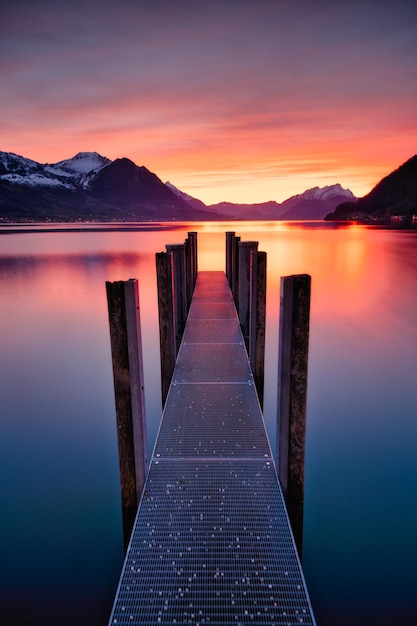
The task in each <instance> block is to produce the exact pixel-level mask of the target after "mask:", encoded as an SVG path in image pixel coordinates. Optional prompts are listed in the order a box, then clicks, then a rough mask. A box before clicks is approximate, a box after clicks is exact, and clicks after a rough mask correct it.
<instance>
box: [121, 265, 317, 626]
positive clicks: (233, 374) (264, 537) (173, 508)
mask: <svg viewBox="0 0 417 626" xmlns="http://www.w3.org/2000/svg"><path fill="white" fill-rule="evenodd" d="M222 293H223V294H224V293H225V294H226V295H230V290H229V286H228V284H227V280H226V277H225V275H224V274H223V273H222V272H203V273H200V274H199V275H198V281H197V285H196V289H195V292H194V297H193V303H192V305H191V309H190V316H189V319H188V321H187V325H186V329H185V333H184V338H183V343H182V345H181V349H180V352H179V355H178V359H177V364H176V368H175V371H174V375H173V382H172V384H171V387H170V390H169V393H168V397H167V401H166V405H165V409H164V414H163V417H162V422H161V426H160V431H159V434H158V438H157V443H156V446H155V451H154V456H153V459H152V462H151V465H150V470H149V474H148V477H147V482H146V485H145V488H144V491H143V495H142V500H141V503H140V506H139V509H138V515H137V519H136V523H135V526H134V529H133V532H132V537H131V542H130V546H129V549H128V553H127V555H126V559H125V563H124V566H123V571H122V574H121V578H120V582H119V588H118V590H117V594H116V599H115V602H114V606H113V611H112V614H111V617H110V622H109V625H111V626H114V625H115V624H118V625H126V624H129V625H131V624H136V625H137V624H146V625H151V624H152V625H153V624H166V625H168V624H170V625H171V624H193V625H194V626H203V625H205V626H232V625H233V626H249V625H250V624H259V625H264V624H265V625H266V624H271V625H273V626H278V625H279V626H293V625H296V624H304V625H305V624H307V625H313V626H314V624H315V621H314V616H313V612H312V609H311V606H310V602H309V598H308V593H307V590H306V586H305V582H304V579H303V574H302V569H301V566H300V563H299V561H298V557H297V552H296V548H295V545H294V541H293V538H292V534H291V530H290V525H289V522H288V518H287V513H286V510H285V505H284V501H283V497H282V493H281V490H280V487H279V482H278V478H277V475H276V470H275V465H274V463H273V460H272V458H271V456H270V455H271V453H270V448H269V443H268V440H267V436H266V432H265V427H264V423H263V419H262V414H261V411H260V407H259V402H258V398H257V395H256V389H255V386H254V384H253V376H252V372H251V370H250V367H249V363H248V357H247V353H246V349H245V346H244V343H243V338H242V333H241V330H240V326H239V323H238V321H237V315H236V310H235V308H234V305H233V304H230V302H229V300H230V298H229V297H225V296H223V295H221V294H222ZM227 302H229V303H228V304H226V303H227Z"/></svg>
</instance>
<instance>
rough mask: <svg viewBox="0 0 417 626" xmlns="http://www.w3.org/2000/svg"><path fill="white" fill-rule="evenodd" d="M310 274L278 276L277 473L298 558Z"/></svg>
mask: <svg viewBox="0 0 417 626" xmlns="http://www.w3.org/2000/svg"><path fill="white" fill-rule="evenodd" d="M310 291H311V277H310V276H308V275H307V274H300V275H296V276H284V277H282V278H281V314H280V333H279V341H280V343H279V362H278V410H279V417H278V419H279V423H278V428H277V437H278V441H277V453H278V476H279V480H280V483H281V487H282V491H283V495H284V499H285V501H286V504H287V510H288V515H289V518H290V522H291V526H292V529H293V534H294V539H295V542H296V545H297V549H298V553H299V555H300V558H301V552H302V540H303V509H304V448H305V430H306V405H307V365H308V341H309V326H310Z"/></svg>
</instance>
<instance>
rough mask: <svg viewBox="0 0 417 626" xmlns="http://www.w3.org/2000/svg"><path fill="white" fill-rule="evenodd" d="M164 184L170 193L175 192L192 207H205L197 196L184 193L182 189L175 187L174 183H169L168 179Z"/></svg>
mask: <svg viewBox="0 0 417 626" xmlns="http://www.w3.org/2000/svg"><path fill="white" fill-rule="evenodd" d="M165 185H166V186H167V187H168V189H170V190H171V191H172V193H175V195H176V196H178V198H182V199H183V200H185V201H186V202H188V204H190V205H191V206H192V207H194V208H196V209H207V205H205V204H204V202H202V201H201V200H198V199H197V198H194V197H193V196H190V195H189V194H188V193H185V192H184V191H181V189H178V187H175V185H173V184H172V183H170V182H169V180H167V182H166V183H165Z"/></svg>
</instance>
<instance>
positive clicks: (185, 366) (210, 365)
mask: <svg viewBox="0 0 417 626" xmlns="http://www.w3.org/2000/svg"><path fill="white" fill-rule="evenodd" d="M251 380H252V372H251V369H250V366H249V361H248V359H247V356H246V350H245V348H244V346H243V345H238V344H234V343H230V344H227V343H223V344H217V343H214V344H213V343H211V344H210V343H208V344H207V343H204V344H197V343H193V344H184V343H183V344H182V346H181V348H180V352H179V355H178V359H177V364H176V367H175V370H174V374H173V382H174V383H182V382H183V383H192V382H241V381H251Z"/></svg>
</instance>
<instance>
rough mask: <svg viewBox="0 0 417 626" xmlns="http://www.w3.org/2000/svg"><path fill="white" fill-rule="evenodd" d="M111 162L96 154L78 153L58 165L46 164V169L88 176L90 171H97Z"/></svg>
mask: <svg viewBox="0 0 417 626" xmlns="http://www.w3.org/2000/svg"><path fill="white" fill-rule="evenodd" d="M110 163H111V160H110V159H108V158H107V157H103V156H101V154H98V152H78V154H76V155H75V156H73V157H72V158H70V159H65V160H64V161H58V163H53V164H50V165H49V164H48V165H47V167H50V168H53V169H62V170H64V171H68V172H72V173H74V174H75V173H76V174H89V173H90V172H92V171H95V172H97V171H99V170H101V169H102V168H103V167H105V166H106V165H110Z"/></svg>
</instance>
